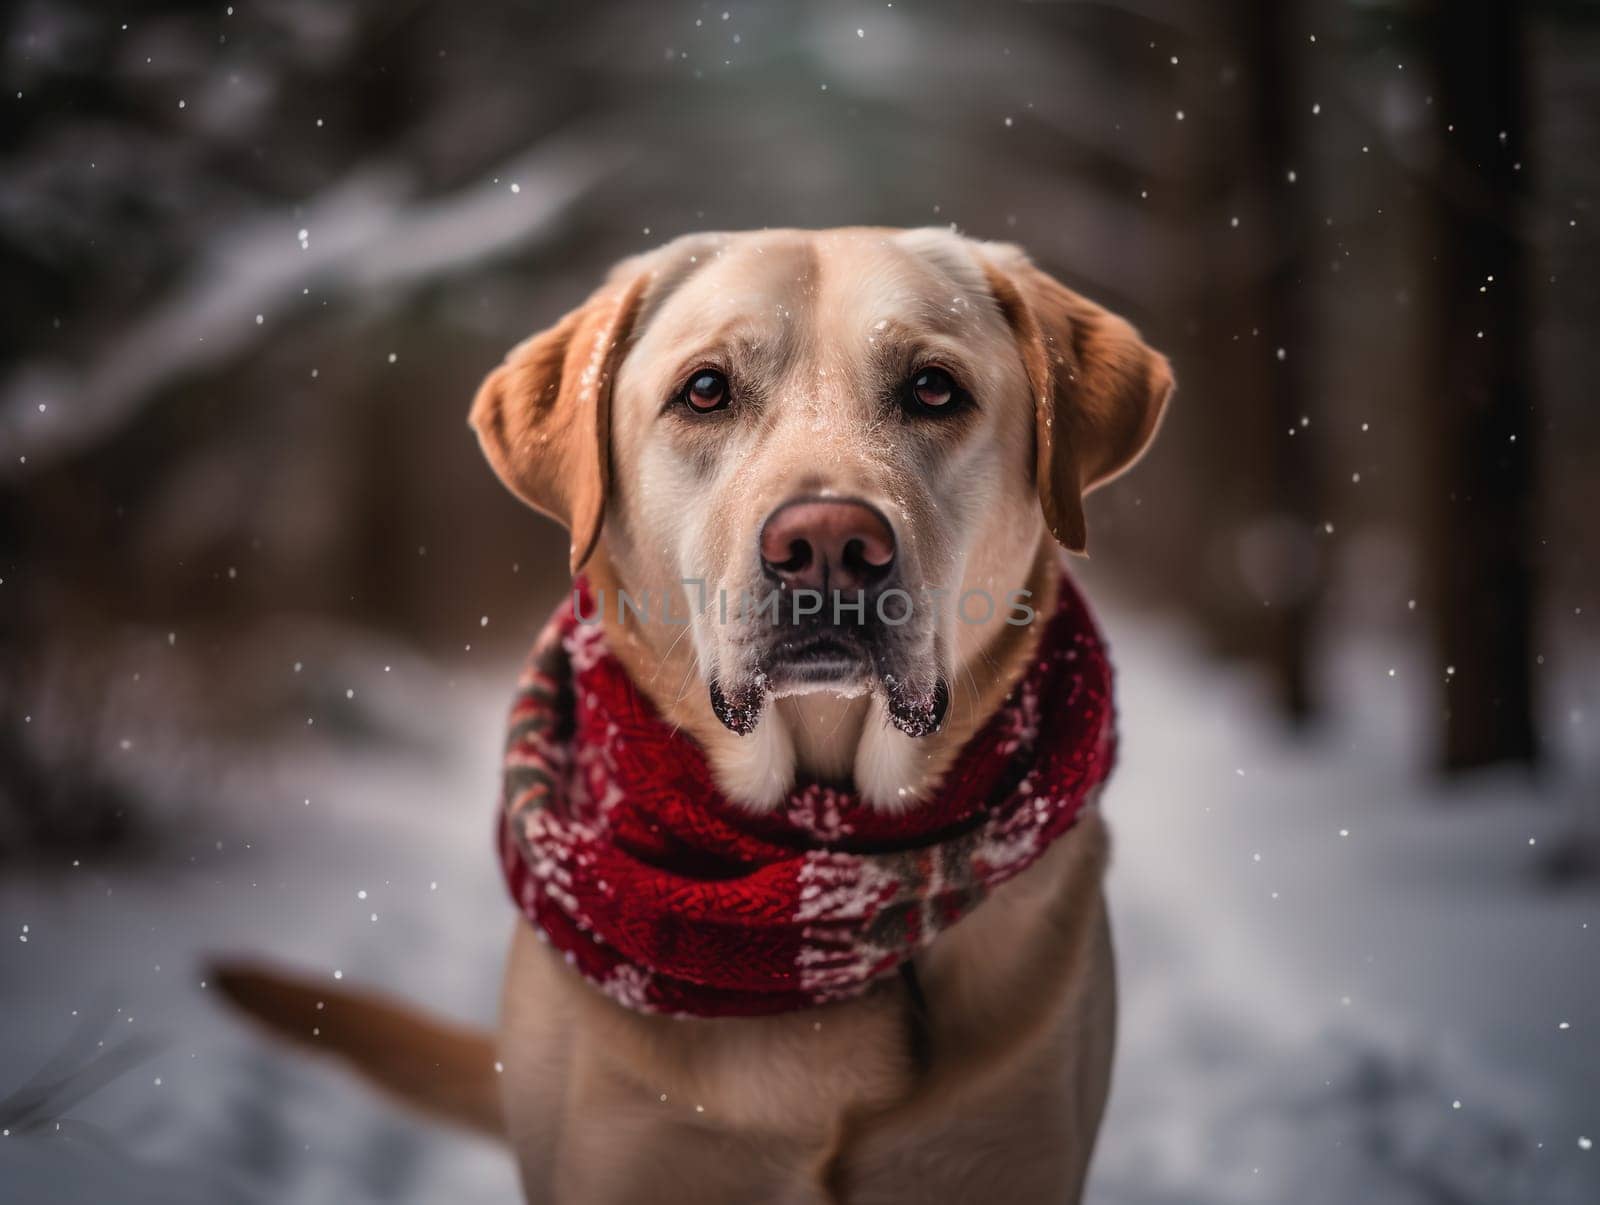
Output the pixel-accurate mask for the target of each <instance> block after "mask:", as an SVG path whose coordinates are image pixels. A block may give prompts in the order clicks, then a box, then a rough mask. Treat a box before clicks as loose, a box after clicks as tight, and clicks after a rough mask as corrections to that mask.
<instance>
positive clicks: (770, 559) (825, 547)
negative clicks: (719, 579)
mask: <svg viewBox="0 0 1600 1205" xmlns="http://www.w3.org/2000/svg"><path fill="white" fill-rule="evenodd" d="M761 564H762V566H763V567H764V568H765V569H766V571H767V573H768V574H770V575H771V576H772V577H774V578H776V579H777V580H778V581H780V582H782V583H783V584H784V585H786V586H789V587H792V588H798V589H807V590H824V589H831V590H864V589H866V588H867V587H869V586H875V585H877V584H879V583H880V582H882V581H883V580H884V579H885V578H886V577H888V576H889V571H890V570H891V569H892V568H894V528H892V527H890V526H889V520H887V519H885V518H884V517H883V514H882V513H881V512H880V511H879V510H878V509H877V508H876V507H873V506H869V505H867V504H866V503H865V502H857V501H854V500H853V499H848V498H798V499H796V500H794V501H792V502H785V503H784V504H783V505H782V506H780V507H778V509H777V510H775V511H773V512H772V513H771V514H770V515H768V516H767V521H766V522H765V523H763V524H762V525H761Z"/></svg>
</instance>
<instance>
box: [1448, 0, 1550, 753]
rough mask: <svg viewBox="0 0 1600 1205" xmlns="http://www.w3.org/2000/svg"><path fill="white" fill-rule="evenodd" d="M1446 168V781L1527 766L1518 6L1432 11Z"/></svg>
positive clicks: (1530, 485)
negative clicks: (1484, 768) (1496, 765)
mask: <svg viewBox="0 0 1600 1205" xmlns="http://www.w3.org/2000/svg"><path fill="white" fill-rule="evenodd" d="M1430 12H1431V17H1432V26H1431V35H1432V36H1431V40H1432V42H1433V47H1434V55H1435V66H1436V69H1437V73H1438V118H1437V120H1438V121H1439V123H1440V126H1441V129H1440V135H1439V136H1440V138H1441V140H1442V144H1443V153H1442V154H1441V156H1440V158H1439V161H1438V168H1437V176H1436V179H1435V180H1434V188H1435V196H1436V204H1437V222H1436V228H1437V229H1438V231H1439V236H1440V244H1439V247H1438V251H1437V271H1436V282H1437V290H1438V291H1437V299H1436V309H1437V314H1436V319H1435V321H1436V322H1437V333H1436V337H1435V340H1434V348H1433V356H1434V363H1433V377H1434V387H1433V398H1432V403H1433V411H1434V422H1433V433H1434V436H1435V438H1436V439H1437V445H1436V448H1435V450H1434V459H1433V472H1432V474H1431V478H1430V481H1429V488H1430V489H1431V491H1432V492H1433V498H1432V499H1431V503H1432V506H1431V508H1430V509H1431V511H1432V513H1433V514H1434V515H1435V527H1434V531H1433V533H1432V534H1433V545H1434V546H1433V549H1432V553H1431V556H1430V558H1429V560H1430V568H1431V571H1432V575H1433V582H1432V586H1433V600H1432V601H1433V607H1434V612H1435V615H1436V633H1437V645H1436V652H1437V657H1438V665H1437V667H1436V668H1437V672H1438V676H1439V681H1440V682H1442V683H1443V690H1444V740H1443V749H1442V751H1441V753H1442V760H1443V763H1444V766H1445V767H1446V768H1447V769H1461V768H1466V767H1471V766H1479V765H1485V764H1488V763H1491V762H1498V761H1522V762H1529V763H1531V762H1532V761H1534V759H1535V754H1536V746H1535V742H1534V726H1533V715H1532V712H1533V683H1532V676H1531V674H1532V665H1531V662H1532V651H1531V644H1532V625H1533V618H1534V616H1533V608H1534V565H1533V560H1534V555H1535V548H1536V544H1537V541H1536V538H1535V533H1534V523H1533V508H1534V496H1533V495H1534V480H1533V467H1534V466H1533V448H1532V446H1531V445H1532V439H1533V436H1534V422H1533V417H1534V415H1533V404H1532V394H1533V389H1532V382H1531V381H1530V377H1529V374H1530V368H1529V363H1528V332H1529V330H1530V329H1531V324H1530V323H1529V322H1528V321H1527V309H1526V296H1525V293H1524V289H1523V280H1522V265H1521V252H1522V246H1521V239H1520V238H1519V221H1520V218H1521V211H1520V202H1521V196H1522V190H1523V181H1524V179H1525V178H1526V176H1527V163H1526V156H1527V146H1526V145H1525V143H1524V128H1525V127H1524V121H1523V116H1524V115H1523V104H1524V100H1523V79H1522V59H1523V52H1522V39H1521V34H1522V30H1521V28H1520V22H1519V20H1518V17H1517V5H1516V4H1515V3H1514V2H1513V0H1478V2H1477V3H1473V4H1446V3H1445V2H1444V0H1436V2H1435V4H1434V6H1433V7H1432V9H1431V10H1430Z"/></svg>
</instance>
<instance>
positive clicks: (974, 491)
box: [472, 229, 1173, 736]
mask: <svg viewBox="0 0 1600 1205" xmlns="http://www.w3.org/2000/svg"><path fill="white" fill-rule="evenodd" d="M1172 384H1173V382H1172V374H1171V372H1170V370H1169V369H1168V366H1167V362H1166V360H1165V359H1164V358H1163V357H1162V356H1160V355H1159V354H1157V353H1155V352H1154V351H1152V350H1151V349H1150V348H1149V347H1147V346H1146V345H1145V344H1144V342H1143V341H1142V340H1141V339H1140V338H1139V335H1138V333H1137V332H1136V331H1135V330H1134V329H1133V328H1132V327H1130V326H1129V325H1128V324H1127V323H1126V322H1124V321H1122V320H1121V319H1120V318H1117V317H1115V316H1114V315H1112V314H1110V313H1108V312H1107V311H1105V310H1104V309H1102V308H1100V307H1099V306H1097V305H1095V304H1094V303H1093V302H1090V301H1088V300H1086V299H1085V298H1083V297H1081V296H1079V295H1078V294H1076V293H1074V292H1072V291H1071V290H1069V289H1067V288H1066V287H1064V286H1063V285H1061V284H1059V283H1058V282H1057V281H1055V280H1053V279H1052V278H1051V277H1049V276H1047V275H1046V274H1045V273H1043V272H1041V271H1040V270H1039V269H1038V268H1036V267H1034V266H1033V264H1031V263H1030V262H1029V261H1028V259H1027V257H1026V256H1025V255H1024V254H1023V253H1022V252H1021V251H1020V250H1018V249H1017V248H1015V247H1013V246H1009V245H1004V244H996V243H982V242H976V241H973V240H969V239H966V238H963V237H960V236H959V235H956V234H954V233H951V232H949V231H945V230H932V229H930V230H911V231H890V230H875V229H860V230H838V231H824V232H815V233H813V232H806V231H764V232H752V233H744V234H726V235H695V236H690V237H686V238H682V239H679V240H677V241H676V242H673V243H671V244H669V245H667V246H666V247H663V248H661V249H660V250H659V251H656V252H653V253H650V254H648V255H644V256H640V257H638V258H635V259H630V260H627V261H625V262H624V263H622V264H620V265H619V266H618V267H617V268H616V269H615V270H614V271H613V272H612V274H611V277H610V279H609V280H608V282H607V283H606V284H605V285H604V287H602V288H601V289H600V290H599V291H598V292H597V293H595V294H594V295H593V296H592V297H591V298H590V299H589V300H588V301H587V302H586V303H584V304H583V305H582V306H581V307H579V308H578V309H577V310H575V311H573V312H572V313H570V314H568V315H567V316H566V317H565V318H563V319H562V320H561V321H560V322H559V323H557V324H556V325H555V326H554V327H552V328H551V329H550V330H548V331H545V332H544V333H543V334H540V335H536V336H535V337H533V338H532V339H530V340H528V341H527V342H525V343H523V344H522V345H521V346H519V347H518V348H516V349H515V350H513V351H512V353H511V354H510V356H509V357H507V359H506V362H505V363H504V364H503V365H502V366H501V367H500V368H498V369H496V370H495V371H494V372H493V373H492V374H491V375H490V376H489V378H488V380H487V381H486V382H485V383H484V385H483V388H482V389H481V390H480V392H479V394H478V397H477V400H476V402H475V403H474V405H473V408H472V425H473V427H474V428H475V429H476V430H477V433H478V436H479V439H480V440H481V442H482V445H483V448H484V451H485V453H486V454H487V456H488V458H489V461H490V463H491V464H492V465H493V466H494V468H495V470H496V472H498V473H499V475H500V477H501V478H502V479H503V480H504V481H505V483H506V484H507V485H508V486H509V487H510V488H511V489H512V490H513V491H514V492H515V493H516V494H517V495H519V496H520V497H521V498H523V499H524V500H525V501H527V502H528V503H530V504H531V505H533V506H535V507H537V508H538V509H539V510H541V511H544V512H545V513H546V514H549V515H551V516H553V517H554V518H556V519H558V520H560V521H561V522H562V523H564V524H565V525H566V526H567V527H568V529H569V530H570V532H571V534H572V546H571V563H572V569H573V570H574V572H576V571H577V570H578V569H579V568H580V567H581V566H583V565H584V564H585V563H586V562H587V561H588V560H589V559H590V558H591V557H592V556H594V555H595V553H596V551H597V549H602V548H603V556H604V558H605V560H606V561H607V562H608V563H609V565H610V566H611V567H612V569H613V570H614V572H615V577H616V579H617V580H618V581H620V582H621V583H623V584H624V585H625V586H626V587H627V588H628V589H629V591H630V593H632V594H634V595H635V597H639V596H642V595H644V594H646V593H647V592H648V593H649V594H650V595H651V596H653V598H655V599H658V600H660V602H659V603H652V604H647V605H648V606H651V607H652V608H654V609H653V610H652V611H651V613H650V614H649V616H648V618H649V620H650V621H652V622H654V623H657V624H661V626H663V627H664V628H665V630H664V632H663V633H662V634H661V636H662V638H664V639H665V640H667V641H671V640H674V639H675V638H677V637H678V636H680V635H681V634H682V628H681V627H680V628H673V627H671V626H670V622H669V623H662V621H663V620H664V619H666V617H667V616H668V614H669V613H670V614H672V615H674V616H678V617H681V616H685V615H691V616H692V619H691V620H690V623H689V632H690V634H691V635H690V638H691V639H692V642H693V651H694V656H695V659H696V666H697V668H698V671H699V674H698V676H699V678H700V679H701V681H702V683H703V689H704V690H705V691H706V692H707V697H708V698H709V700H710V702H711V704H712V707H713V709H714V711H715V713H716V715H717V717H718V719H720V720H721V721H722V722H723V724H724V725H726V726H727V727H728V728H729V729H730V730H732V731H735V732H747V731H750V730H752V729H753V728H754V727H755V726H756V725H757V724H758V722H759V721H760V719H761V717H762V715H763V713H764V711H765V708H766V701H767V700H768V699H769V698H771V697H780V696H783V695H786V694H796V693H804V692H812V691H830V692H835V693H845V694H849V693H860V692H871V693H872V694H873V695H875V696H876V697H877V698H878V699H879V700H880V701H881V703H882V705H883V708H884V711H885V714H886V715H887V716H888V717H889V719H890V720H891V721H892V722H893V724H894V725H895V726H896V727H897V728H898V729H900V730H901V731H902V732H904V733H906V734H908V735H910V736H918V735H921V734H923V733H926V732H929V731H932V730H934V729H936V728H937V727H938V726H939V724H940V721H941V719H942V717H943V714H944V710H945V707H946V706H947V704H948V700H949V697H950V691H951V688H952V684H953V683H955V682H956V681H957V675H958V674H961V673H963V672H964V670H965V667H966V666H967V664H968V662H969V661H971V660H972V659H973V658H975V657H979V656H981V655H982V653H983V650H984V648H985V646H986V645H987V644H989V643H990V642H991V641H992V640H993V638H994V637H995V635H996V632H997V630H998V629H999V627H1000V625H1003V624H1006V623H1008V622H1012V623H1015V622H1017V620H1018V617H1019V616H1022V615H1025V614H1026V609H1027V608H1026V601H1025V599H1022V598H1019V593H1020V592H1021V591H1023V589H1024V587H1025V583H1026V582H1027V580H1028V576H1029V573H1030V570H1031V568H1032V567H1033V565H1034V562H1035V558H1036V553H1037V550H1038V546H1039V543H1040V540H1041V532H1042V530H1043V529H1044V528H1048V530H1049V532H1050V533H1052V534H1053V535H1054V536H1055V538H1056V539H1057V540H1059V541H1060V542H1061V543H1062V544H1063V545H1065V546H1066V547H1067V548H1070V549H1072V550H1074V551H1078V552H1081V551H1083V550H1084V547H1085V543H1086V532H1085V527H1084V516H1083V496H1084V495H1085V494H1086V493H1087V492H1088V491H1089V490H1091V489H1093V488H1094V487H1095V486H1097V485H1099V484H1101V483H1103V482H1105V481H1107V480H1109V479H1110V478H1112V477H1114V476H1116V475H1117V474H1118V473H1120V472H1121V471H1122V470H1123V469H1125V468H1127V467H1128V465H1130V464H1131V463H1132V462H1133V461H1134V460H1135V459H1136V458H1137V457H1138V455H1139V453H1140V452H1141V451H1142V450H1143V448H1144V447H1145V445H1146V443H1147V442H1148V441H1149V439H1150V437H1151V435H1152V434H1153V433H1154V431H1155V429H1156V425H1157V423H1158V421H1159V420H1160V417H1161V413H1162V409H1163V407H1164V405H1165V403H1166V400H1167V397H1168V395H1169V394H1170V393H1171V391H1172ZM669 601H670V603H672V604H675V606H676V610H672V608H671V607H670V606H669V605H668V603H669ZM602 604H603V605H610V604H608V603H606V602H605V600H602Z"/></svg>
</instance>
